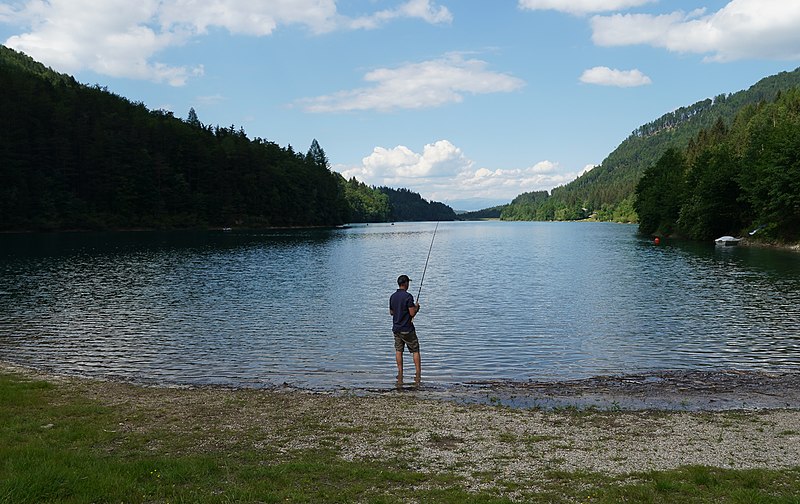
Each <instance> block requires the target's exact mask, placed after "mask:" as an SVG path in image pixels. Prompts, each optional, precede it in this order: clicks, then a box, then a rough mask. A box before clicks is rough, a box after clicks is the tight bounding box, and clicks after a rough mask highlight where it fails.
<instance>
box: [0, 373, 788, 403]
mask: <svg viewBox="0 0 800 504" xmlns="http://www.w3.org/2000/svg"><path fill="white" fill-rule="evenodd" d="M7 371H11V372H15V373H20V374H23V375H26V376H33V377H38V378H41V379H43V380H45V381H64V380H86V381H92V382H98V383H114V384H120V385H128V386H132V387H141V388H147V389H171V390H220V391H268V392H281V393H298V394H305V395H318V396H324V397H364V398H370V397H392V396H413V397H414V398H416V399H421V400H431V401H439V402H447V403H452V404H455V405H488V406H502V407H506V408H510V409H517V410H525V409H536V410H542V411H554V410H564V409H571V410H575V411H609V412H615V411H629V412H642V411H659V412H682V411H685V412H724V411H755V410H779V409H798V410H800V373H789V372H779V373H767V372H763V371H740V370H731V369H723V370H712V371H704V370H662V371H653V372H645V373H631V374H619V375H601V376H593V377H590V378H582V379H573V380H562V381H525V382H522V381H510V380H496V381H475V382H467V383H457V384H449V385H437V384H427V383H426V382H425V380H424V375H423V380H422V382H421V383H419V384H415V383H413V382H406V383H403V384H398V385H395V386H390V387H385V388H375V387H339V388H311V387H299V386H294V385H291V384H289V383H286V382H284V383H282V384H274V385H267V386H255V387H251V386H247V385H242V386H237V385H223V384H200V383H170V382H152V381H137V380H133V379H121V378H118V377H109V376H90V375H85V374H80V373H76V374H72V373H59V372H57V371H54V370H49V369H46V368H36V367H30V366H26V365H22V364H17V363H13V362H9V361H3V360H0V372H7Z"/></svg>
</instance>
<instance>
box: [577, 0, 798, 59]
mask: <svg viewBox="0 0 800 504" xmlns="http://www.w3.org/2000/svg"><path fill="white" fill-rule="evenodd" d="M591 24H592V29H593V35H592V39H593V40H594V42H595V43H596V44H598V45H601V46H623V45H633V44H646V45H651V46H654V47H661V48H665V49H667V50H669V51H674V52H679V53H696V54H707V55H708V57H707V59H708V60H712V61H723V62H724V61H733V60H740V59H750V58H753V59H760V58H769V59H779V60H796V59H800V30H799V29H798V26H800V2H794V1H793V2H786V1H784V0H732V1H731V2H729V3H728V4H727V5H726V6H725V7H723V8H722V9H720V10H719V11H717V12H715V13H713V14H706V13H705V12H704V11H694V12H691V13H688V14H687V13H683V12H673V13H670V14H663V15H658V16H654V15H647V14H626V15H621V14H616V15H613V16H595V17H594V18H592V21H591Z"/></svg>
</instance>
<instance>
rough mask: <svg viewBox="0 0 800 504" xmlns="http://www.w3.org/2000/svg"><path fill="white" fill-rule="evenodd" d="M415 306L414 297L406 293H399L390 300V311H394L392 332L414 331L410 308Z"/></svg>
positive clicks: (399, 291) (398, 290) (401, 291)
mask: <svg viewBox="0 0 800 504" xmlns="http://www.w3.org/2000/svg"><path fill="white" fill-rule="evenodd" d="M411 306H414V296H412V295H411V294H409V293H408V291H404V290H403V289H397V291H396V292H395V293H394V294H392V295H391V297H390V298H389V309H390V310H392V313H393V315H392V332H410V331H414V330H415V329H414V324H413V322H411V314H410V313H409V312H408V308H409V307H411Z"/></svg>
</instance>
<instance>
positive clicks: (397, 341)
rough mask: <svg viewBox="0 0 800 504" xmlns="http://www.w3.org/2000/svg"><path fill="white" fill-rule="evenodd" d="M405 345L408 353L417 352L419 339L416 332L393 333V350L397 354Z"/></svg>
mask: <svg viewBox="0 0 800 504" xmlns="http://www.w3.org/2000/svg"><path fill="white" fill-rule="evenodd" d="M406 345H408V351H409V352H411V353H417V352H419V339H417V331H410V332H396V333H394V349H395V350H396V351H398V352H402V351H403V348H404V346H406Z"/></svg>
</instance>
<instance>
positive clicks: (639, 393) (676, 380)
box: [423, 370, 800, 411]
mask: <svg viewBox="0 0 800 504" xmlns="http://www.w3.org/2000/svg"><path fill="white" fill-rule="evenodd" d="M450 393H451V394H452V396H453V397H452V399H454V400H460V401H465V402H479V403H480V402H483V403H490V404H500V405H504V406H511V407H514V408H543V409H554V408H577V409H587V408H596V409H601V410H626V411H640V410H671V411H726V410H753V409H781V408H800V373H763V372H753V371H734V370H727V371H663V372H656V373H648V374H631V375H619V376H598V377H594V378H588V379H583V380H570V381H563V382H502V381H499V382H483V383H471V384H466V385H465V386H460V387H457V388H456V389H453V390H452V391H451V392H450ZM424 394H425V392H424V391H423V395H424ZM430 395H431V396H435V395H436V394H435V393H431V394H430ZM440 395H442V396H446V395H447V393H441V394H440Z"/></svg>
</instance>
